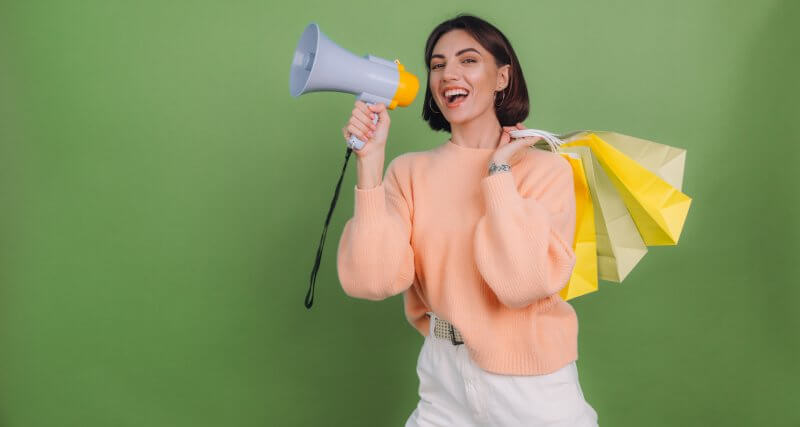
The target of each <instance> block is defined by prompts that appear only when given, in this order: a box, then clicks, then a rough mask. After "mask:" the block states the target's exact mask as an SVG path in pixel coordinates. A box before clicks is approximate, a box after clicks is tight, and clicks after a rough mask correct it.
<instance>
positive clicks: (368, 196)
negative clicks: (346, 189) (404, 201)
mask: <svg viewBox="0 0 800 427" xmlns="http://www.w3.org/2000/svg"><path fill="white" fill-rule="evenodd" d="M354 188H355V207H354V208H353V217H354V218H355V220H356V221H358V222H361V223H365V224H374V223H377V222H378V221H379V219H380V218H382V216H383V214H384V212H386V191H385V188H384V186H383V182H381V183H380V184H379V185H378V186H376V187H373V188H368V189H362V188H358V184H356V185H355V186H354Z"/></svg>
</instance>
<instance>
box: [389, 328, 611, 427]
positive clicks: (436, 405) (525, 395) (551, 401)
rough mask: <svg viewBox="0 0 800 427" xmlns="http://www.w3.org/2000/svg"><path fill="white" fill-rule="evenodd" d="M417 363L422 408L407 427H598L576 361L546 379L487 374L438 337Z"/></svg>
mask: <svg viewBox="0 0 800 427" xmlns="http://www.w3.org/2000/svg"><path fill="white" fill-rule="evenodd" d="M434 324H435V322H434V318H432V319H431V326H430V334H428V336H427V337H425V342H424V344H423V345H422V350H421V351H420V355H419V358H418V360H417V375H418V376H419V397H420V400H419V403H418V404H417V407H416V409H414V412H413V413H412V414H411V416H410V417H409V418H408V420H407V421H406V424H405V427H432V426H436V427H445V426H458V427H468V426H492V427H504V426H509V427H510V426H513V427H522V426H542V427H544V426H547V427H595V426H597V425H598V424H597V412H595V410H594V409H593V408H592V407H591V406H590V405H589V403H588V402H586V400H585V399H584V397H583V390H581V386H580V383H579V382H578V369H577V366H576V364H575V362H574V361H573V362H571V363H569V364H567V365H566V366H564V367H563V368H561V369H559V370H558V371H556V372H552V373H549V374H545V375H501V374H495V373H491V372H488V371H485V370H483V369H482V368H480V367H478V365H476V364H475V362H473V361H472V359H470V357H469V353H468V352H467V349H466V347H464V344H462V345H453V344H452V343H450V342H449V341H448V340H444V339H441V338H436V336H435V335H434V334H433V326H434Z"/></svg>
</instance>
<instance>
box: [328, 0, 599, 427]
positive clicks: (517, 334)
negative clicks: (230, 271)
mask: <svg viewBox="0 0 800 427" xmlns="http://www.w3.org/2000/svg"><path fill="white" fill-rule="evenodd" d="M425 64H426V67H427V69H428V87H427V90H426V93H425V100H424V106H423V112H422V117H423V119H424V120H426V121H427V122H428V123H429V125H430V127H431V128H432V129H433V130H435V131H439V130H444V131H446V132H449V133H450V138H449V139H448V140H447V141H446V142H444V143H443V144H441V145H439V146H437V147H435V148H433V149H431V150H428V151H421V152H407V153H404V154H401V155H400V156H398V157H396V158H395V159H393V160H392V161H391V162H390V163H389V166H388V167H387V169H386V174H385V177H383V178H382V176H383V174H382V171H383V166H384V156H385V152H384V149H385V146H386V139H387V135H388V133H389V125H390V119H389V115H388V113H387V111H386V107H385V105H383V104H376V105H372V106H367V105H366V104H364V103H363V102H360V101H358V102H356V105H355V108H354V109H353V112H352V116H351V117H350V120H349V123H348V124H347V125H346V127H345V128H343V129H342V130H343V134H344V137H345V140H347V139H349V137H350V135H351V134H353V135H356V136H357V137H358V138H359V139H361V140H362V141H365V142H366V145H365V146H364V147H363V148H362V149H361V150H357V151H356V155H357V159H358V160H357V162H358V163H357V164H358V182H357V184H356V186H355V189H354V190H355V210H354V215H353V218H351V219H350V220H348V221H347V223H346V224H345V226H344V230H343V232H342V237H341V239H340V241H339V247H338V252H337V271H338V275H339V280H340V282H341V284H342V288H343V290H344V291H345V293H346V294H347V295H349V296H352V297H356V298H364V299H369V300H376V301H377V300H382V299H385V298H387V297H389V296H392V295H396V294H399V293H403V301H404V311H405V316H406V319H407V320H408V322H409V323H410V324H411V325H412V326H413V327H415V328H416V329H417V330H418V331H419V332H420V333H421V334H422V335H423V336H425V341H424V344H423V346H422V350H421V352H420V356H419V359H418V361H417V373H418V375H419V381H420V384H419V396H420V400H419V403H418V405H417V407H416V409H415V410H414V412H413V413H412V414H411V416H410V417H409V418H408V420H407V422H406V426H407V427H410V426H459V427H461V426H473V425H489V426H514V427H518V426H570V427H582V426H596V425H597V413H596V412H595V411H594V409H593V408H592V407H591V406H590V405H589V404H588V403H587V402H586V400H585V399H584V396H583V392H582V390H581V387H580V384H579V381H578V371H577V367H576V360H577V358H578V349H577V346H578V343H577V341H578V322H577V316H576V313H575V310H574V309H573V308H572V306H571V305H570V304H568V303H567V302H565V301H564V300H563V299H562V298H561V297H560V296H559V291H560V290H561V289H563V287H564V286H565V285H566V284H567V281H568V280H569V277H570V275H571V273H572V269H573V267H574V265H575V253H574V252H573V250H572V243H573V239H574V235H575V193H574V188H573V178H572V169H571V167H570V165H569V163H568V162H567V160H566V159H564V158H562V157H561V155H559V154H555V153H551V152H547V151H544V150H539V149H530V147H532V145H533V143H534V142H535V141H536V139H538V138H525V139H522V140H515V141H511V137H510V135H509V132H510V131H511V130H513V129H524V127H523V126H522V124H521V122H522V121H523V120H524V119H525V118H526V117H527V115H528V110H529V104H528V94H527V88H526V86H525V80H524V78H523V75H522V70H521V69H520V66H519V61H518V60H517V57H516V54H515V53H514V50H513V49H512V48H511V44H510V43H509V42H508V40H507V39H506V37H505V36H504V35H503V34H502V33H501V32H500V31H499V30H498V29H497V28H495V27H494V26H492V25H491V24H489V23H487V22H486V21H484V20H482V19H480V18H477V17H474V16H471V15H463V14H462V15H458V16H456V17H455V18H454V19H451V20H448V21H445V22H443V23H442V24H440V25H439V26H437V27H436V28H435V29H434V30H433V32H432V33H431V35H430V36H429V38H428V41H427V44H426V47H425ZM373 114H377V115H378V122H377V124H373V123H372V120H371V118H372V115H373Z"/></svg>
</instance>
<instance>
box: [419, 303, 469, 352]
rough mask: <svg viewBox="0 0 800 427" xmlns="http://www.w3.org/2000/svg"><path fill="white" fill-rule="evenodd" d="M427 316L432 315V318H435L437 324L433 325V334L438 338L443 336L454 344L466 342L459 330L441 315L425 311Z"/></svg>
mask: <svg viewBox="0 0 800 427" xmlns="http://www.w3.org/2000/svg"><path fill="white" fill-rule="evenodd" d="M425 315H426V316H428V317H430V318H431V320H434V319H435V322H436V324H435V325H433V335H434V336H435V337H436V338H441V339H445V340H449V341H450V342H451V343H452V344H453V345H459V344H464V340H463V339H462V337H461V333H460V332H458V329H456V327H455V326H453V325H452V324H451V323H450V322H448V321H447V320H444V319H442V318H441V317H439V316H436V315H435V314H434V313H432V312H430V311H429V312H427V313H425Z"/></svg>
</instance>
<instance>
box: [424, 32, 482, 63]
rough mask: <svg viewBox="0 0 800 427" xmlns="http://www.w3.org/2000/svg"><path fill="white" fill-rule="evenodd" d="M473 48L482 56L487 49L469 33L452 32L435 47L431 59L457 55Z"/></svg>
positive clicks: (444, 36) (437, 42)
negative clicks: (439, 56)
mask: <svg viewBox="0 0 800 427" xmlns="http://www.w3.org/2000/svg"><path fill="white" fill-rule="evenodd" d="M467 48H472V49H475V50H477V51H478V53H480V54H485V53H486V49H484V48H483V46H481V44H480V43H478V42H477V41H476V40H475V39H474V38H472V36H471V35H469V33H467V32H466V31H464V30H452V31H449V32H447V33H445V34H444V35H442V36H441V37H440V38H439V40H437V41H436V45H435V46H434V47H433V52H432V54H431V57H434V56H436V55H445V56H448V55H456V54H457V52H460V51H462V50H464V49H467Z"/></svg>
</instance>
